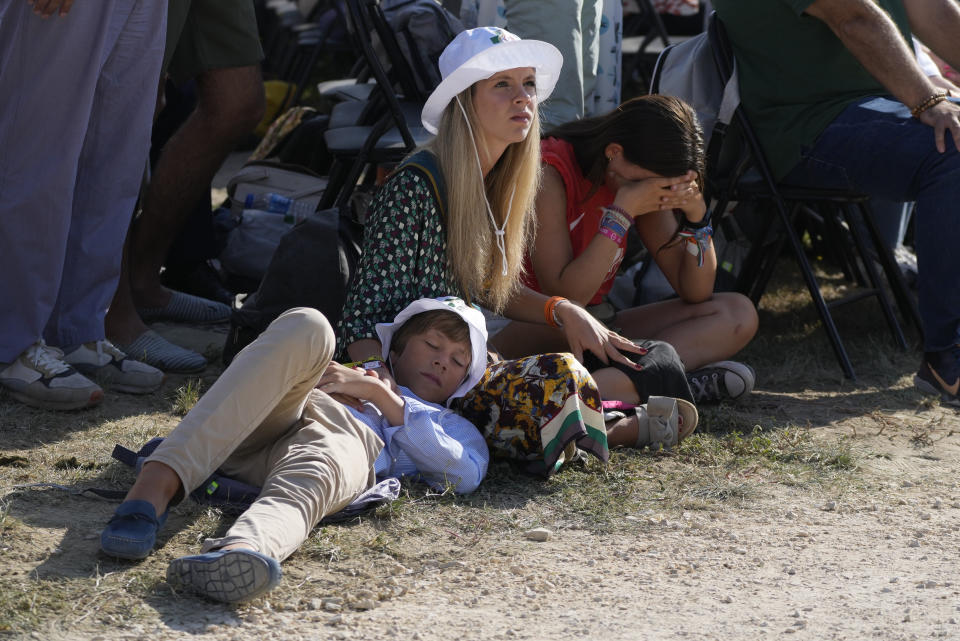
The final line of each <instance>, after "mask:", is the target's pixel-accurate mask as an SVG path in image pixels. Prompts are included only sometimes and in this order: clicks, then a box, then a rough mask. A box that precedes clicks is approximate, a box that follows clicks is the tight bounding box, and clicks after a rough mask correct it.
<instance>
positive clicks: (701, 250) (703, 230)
mask: <svg viewBox="0 0 960 641" xmlns="http://www.w3.org/2000/svg"><path fill="white" fill-rule="evenodd" d="M677 236H679V237H680V238H683V239H684V241H685V242H686V244H687V252H688V253H689V254H690V255H692V256H696V257H697V267H703V255H704V254H706V253H707V250H708V249H710V244H709V243H710V239H711V238H713V227H711V226H710V225H707V226H706V227H700V228H699V229H696V230H691V229H681V230H680V231H678V232H677Z"/></svg>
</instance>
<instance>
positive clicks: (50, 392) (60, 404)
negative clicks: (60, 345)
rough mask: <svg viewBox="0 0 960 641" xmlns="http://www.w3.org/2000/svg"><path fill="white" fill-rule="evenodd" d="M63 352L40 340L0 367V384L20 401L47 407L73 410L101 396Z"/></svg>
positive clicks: (99, 398)
mask: <svg viewBox="0 0 960 641" xmlns="http://www.w3.org/2000/svg"><path fill="white" fill-rule="evenodd" d="M62 358H63V352H61V351H60V350H59V349H57V348H56V347H48V346H47V344H46V343H44V342H43V341H42V340H39V341H37V342H36V343H34V344H33V345H31V346H30V347H28V348H27V349H26V351H24V352H23V353H22V354H20V356H18V357H17V358H16V360H14V361H13V362H12V363H10V364H9V365H6V366H5V367H4V366H2V365H0V367H3V369H2V370H0V385H3V386H4V387H6V388H7V389H8V390H10V395H11V396H13V397H14V398H15V399H17V400H18V401H20V402H21V403H26V404H27V405H30V406H32V407H39V408H41V409H48V410H76V409H80V408H82V407H92V406H93V405H96V404H97V403H99V402H100V401H102V400H103V390H102V389H100V386H99V385H97V384H96V383H94V382H93V381H91V380H90V379H88V378H86V377H85V376H83V375H82V374H80V373H79V372H77V370H75V369H74V368H73V367H71V366H70V365H68V364H67V363H65V362H64V361H63V360H61V359H62Z"/></svg>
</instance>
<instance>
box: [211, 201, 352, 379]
mask: <svg viewBox="0 0 960 641" xmlns="http://www.w3.org/2000/svg"><path fill="white" fill-rule="evenodd" d="M362 234H363V226H362V225H361V224H360V223H358V222H357V221H356V220H354V218H353V217H352V216H351V215H350V211H349V208H348V207H345V208H343V209H340V208H333V209H326V210H324V211H320V212H317V213H316V214H314V215H312V216H309V217H307V218H305V219H304V220H302V221H300V222H299V223H297V224H296V225H295V226H294V227H293V229H291V230H290V231H289V232H287V234H285V235H284V236H283V238H281V239H280V244H279V245H277V249H276V250H275V251H274V253H273V256H272V257H271V259H270V264H269V265H268V267H267V271H266V273H265V274H264V275H263V280H261V281H260V286H259V287H258V288H257V291H256V292H254V293H253V294H251V295H250V296H248V297H247V299H246V300H245V301H244V304H243V307H240V308H239V309H234V310H233V313H232V314H231V315H230V332H229V333H228V334H227V339H226V342H225V343H224V346H223V364H224V365H229V364H230V362H231V361H232V360H233V357H234V356H236V355H237V352H239V351H240V350H241V349H243V348H244V347H246V346H247V345H248V344H250V343H252V342H253V341H254V339H256V338H257V336H259V335H260V333H261V332H262V331H263V330H265V329H266V328H267V325H269V324H270V323H272V322H273V320H274V319H275V318H276V317H277V316H279V315H280V314H282V313H283V312H285V311H287V310H288V309H290V308H291V307H313V308H315V309H318V310H320V311H321V312H323V315H324V316H326V317H327V319H328V320H329V321H330V323H331V324H333V325H334V326H336V324H337V322H338V321H339V319H340V314H341V313H342V311H343V303H344V302H345V301H346V299H347V284H348V283H349V282H350V277H351V276H352V275H353V272H354V271H355V270H356V267H357V262H358V261H359V259H360V243H361V239H362Z"/></svg>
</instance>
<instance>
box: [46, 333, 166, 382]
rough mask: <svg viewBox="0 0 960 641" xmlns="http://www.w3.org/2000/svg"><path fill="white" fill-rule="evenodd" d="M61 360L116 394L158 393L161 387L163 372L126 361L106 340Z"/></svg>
mask: <svg viewBox="0 0 960 641" xmlns="http://www.w3.org/2000/svg"><path fill="white" fill-rule="evenodd" d="M63 360H64V362H66V363H68V364H70V365H73V366H74V367H75V368H76V369H77V370H79V371H80V372H81V373H82V374H85V375H87V376H89V377H90V378H92V379H94V380H95V381H97V382H99V383H102V384H103V385H104V386H106V387H109V388H110V389H113V390H117V391H118V392H127V393H129V394H149V393H150V392H155V391H156V390H158V389H159V388H160V385H161V384H162V383H163V372H161V371H160V370H158V369H157V368H156V367H152V366H150V365H147V364H146V363H141V362H140V361H135V360H133V359H132V358H128V357H127V355H126V354H124V353H123V352H122V351H120V350H119V349H117V347H116V346H114V344H113V343H111V342H110V341H108V340H106V339H101V340H98V341H95V342H90V343H81V345H80V346H79V347H77V348H76V349H75V350H73V351H72V352H70V353H69V354H67V355H66V356H64V357H63Z"/></svg>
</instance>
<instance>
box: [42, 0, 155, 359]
mask: <svg viewBox="0 0 960 641" xmlns="http://www.w3.org/2000/svg"><path fill="white" fill-rule="evenodd" d="M123 4H129V5H131V6H130V7H129V8H127V7H122V5H123ZM121 8H122V9H123V11H122V12H121ZM165 19H166V2H165V1H164V0H139V1H131V2H129V3H118V7H117V8H115V9H114V11H113V12H111V22H120V24H112V25H111V29H116V30H118V31H119V34H118V35H117V37H116V44H115V46H114V47H113V49H112V50H111V52H110V54H109V57H108V58H107V59H106V60H105V61H104V63H103V69H102V72H101V75H100V79H99V81H98V83H97V87H96V93H95V95H94V106H93V114H92V117H91V118H90V122H89V125H88V126H87V134H86V137H85V139H84V142H83V149H82V151H81V154H80V159H79V166H78V168H77V178H76V190H75V192H74V199H73V217H72V222H71V225H70V236H69V240H68V243H67V251H66V259H65V264H64V273H63V281H62V285H61V288H60V294H59V297H58V299H57V304H56V306H55V307H54V309H53V311H52V313H51V315H50V320H49V321H48V323H47V328H46V331H45V337H46V339H47V341H48V342H49V343H51V344H53V345H60V346H64V347H66V346H68V345H69V346H73V345H77V344H79V343H86V342H90V341H98V340H100V339H102V338H104V326H103V319H104V316H105V315H106V311H107V307H108V305H109V304H110V299H111V298H112V297H113V293H114V292H115V291H116V288H117V281H118V280H119V277H120V263H121V256H122V248H123V239H124V236H125V235H126V227H127V225H128V223H129V220H130V212H131V211H133V208H134V205H135V204H136V201H137V195H138V193H139V191H140V181H141V178H142V176H143V167H145V166H146V160H147V153H148V151H149V149H150V122H151V120H152V116H153V110H154V105H155V100H154V95H155V94H154V91H155V90H156V86H157V80H156V79H157V77H158V76H159V74H160V59H161V57H162V55H163V33H164V28H165Z"/></svg>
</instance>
